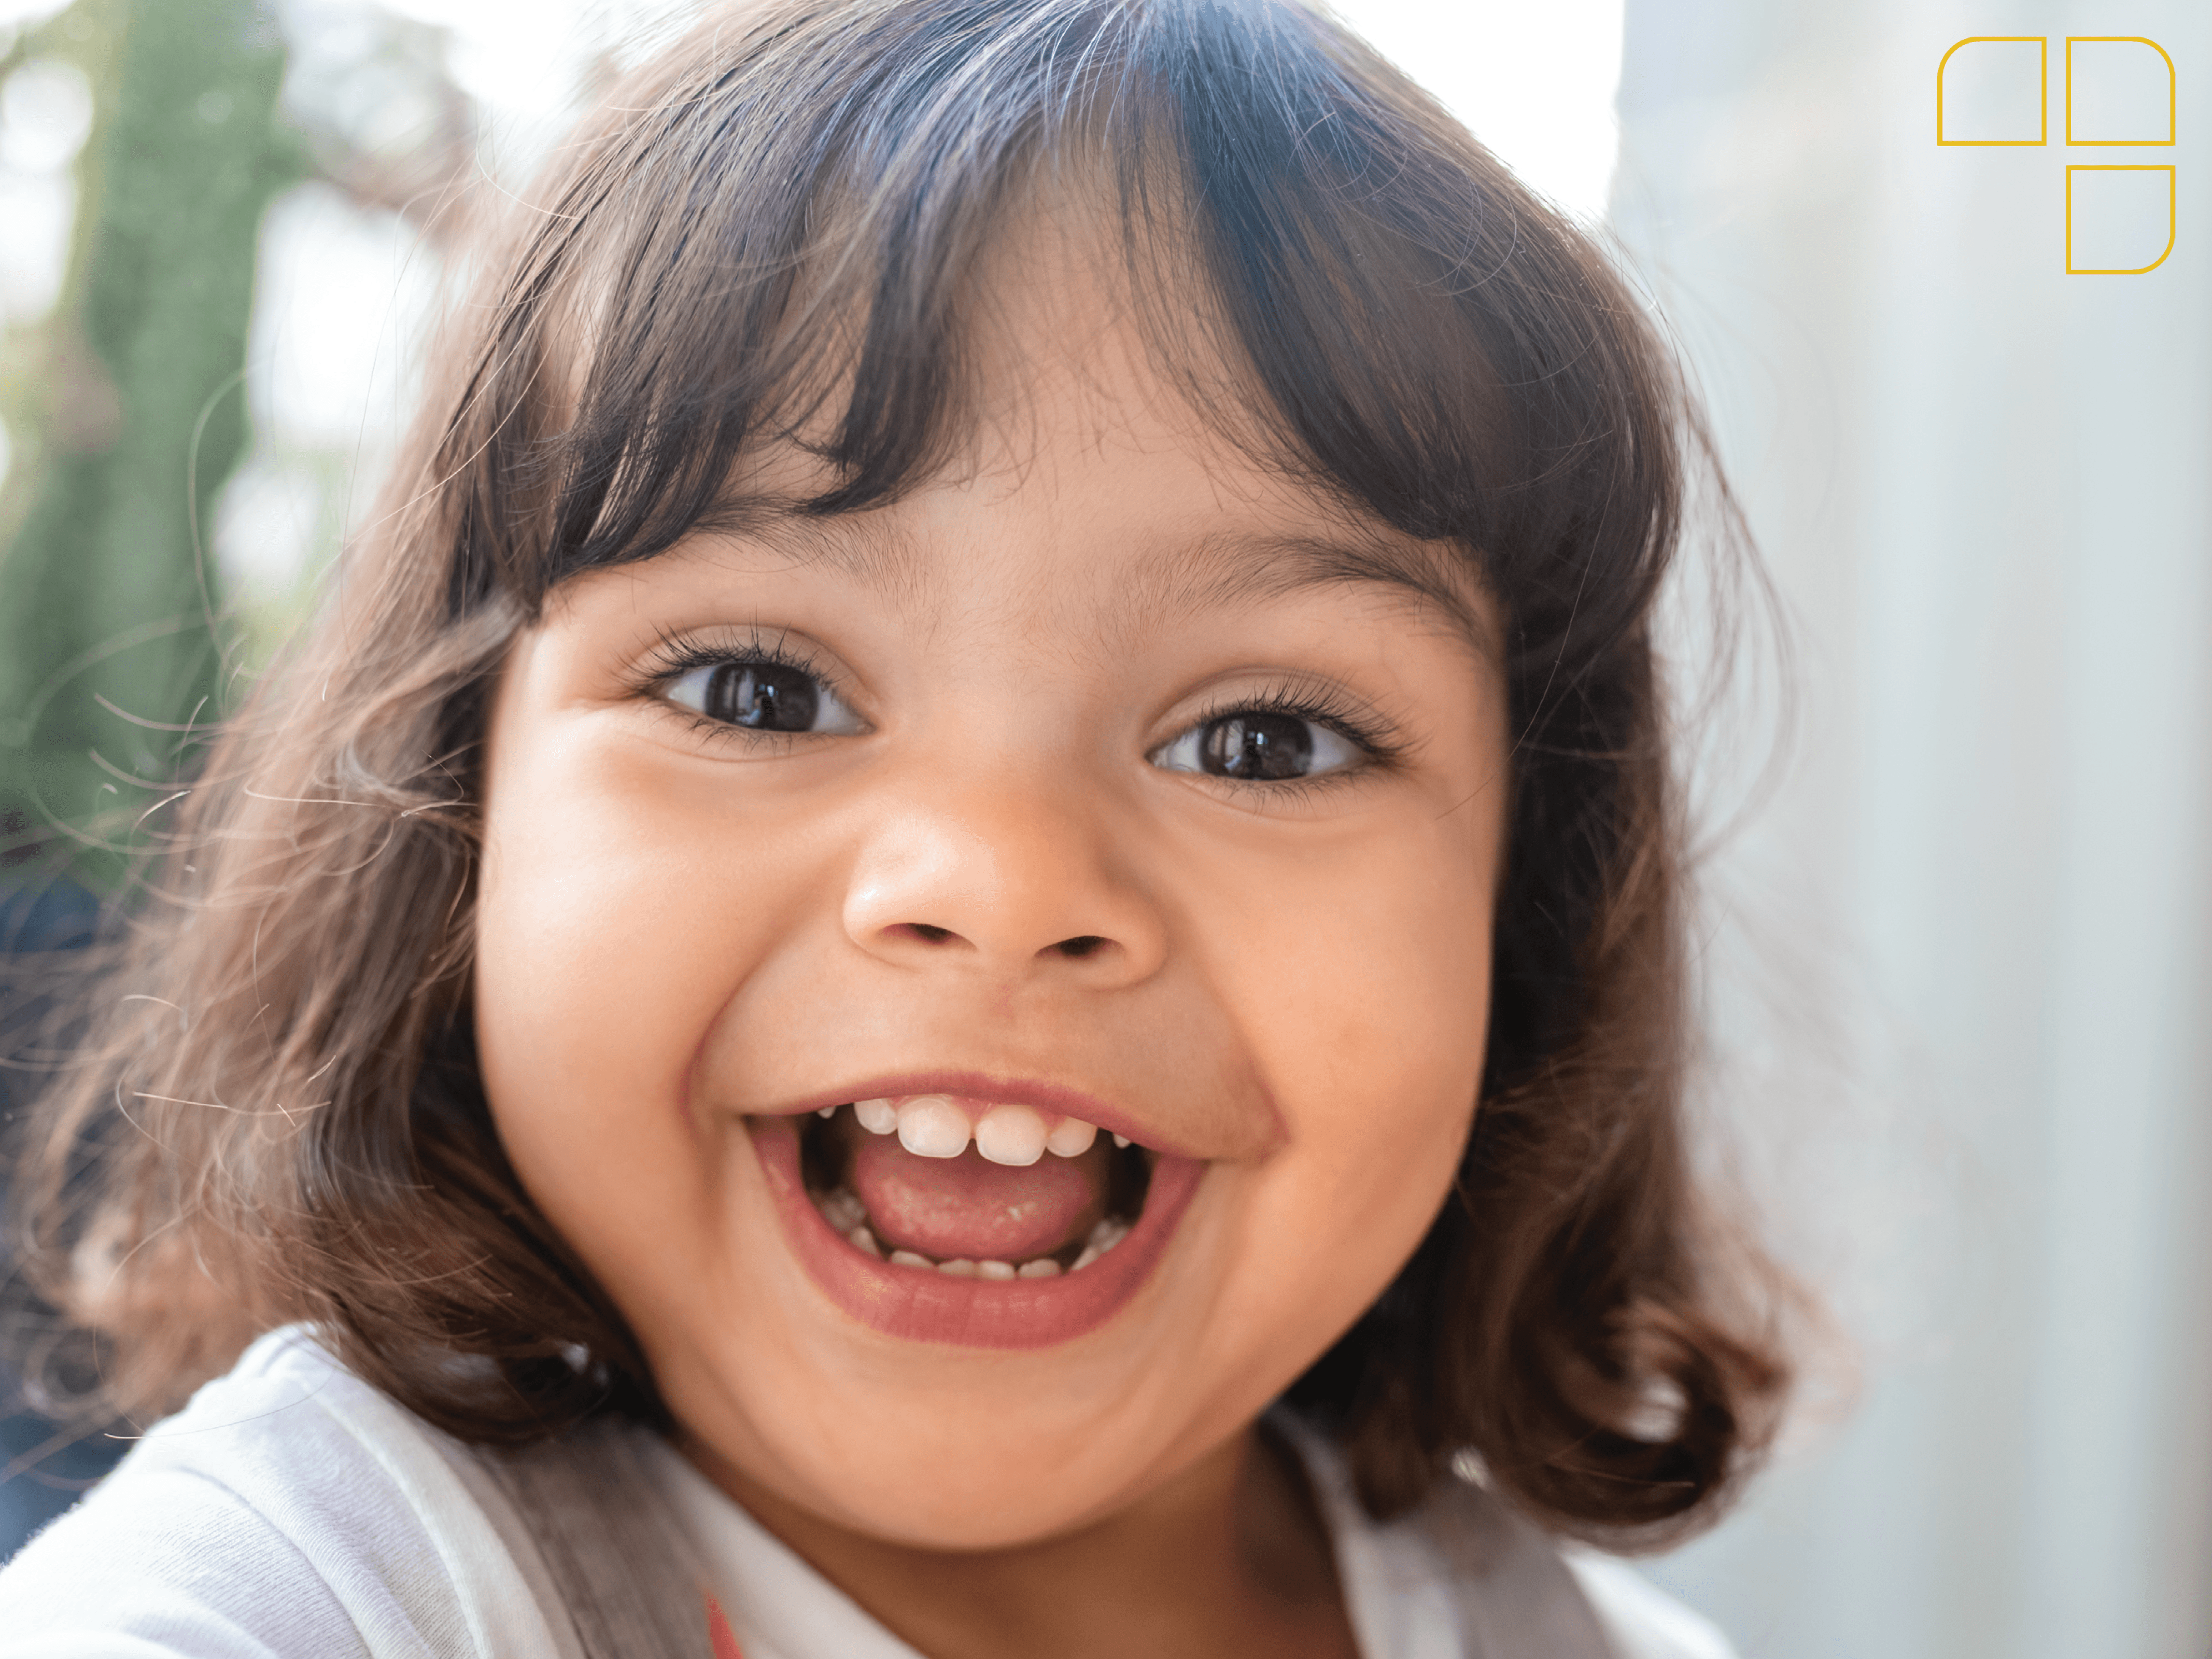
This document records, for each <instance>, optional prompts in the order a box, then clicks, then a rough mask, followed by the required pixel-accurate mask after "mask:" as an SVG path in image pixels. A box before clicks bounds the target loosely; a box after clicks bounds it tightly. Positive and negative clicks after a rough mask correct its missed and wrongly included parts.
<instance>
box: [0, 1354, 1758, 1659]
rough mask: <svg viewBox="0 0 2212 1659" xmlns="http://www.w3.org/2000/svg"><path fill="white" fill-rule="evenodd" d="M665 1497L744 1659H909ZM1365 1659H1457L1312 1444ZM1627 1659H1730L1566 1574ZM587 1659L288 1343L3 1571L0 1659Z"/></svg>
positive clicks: (330, 1372)
mask: <svg viewBox="0 0 2212 1659" xmlns="http://www.w3.org/2000/svg"><path fill="white" fill-rule="evenodd" d="M653 1446H654V1448H655V1449H654V1452H653V1460H654V1463H655V1466H656V1468H657V1469H658V1471H659V1476H660V1479H661V1485H662V1492H663V1494H664V1495H665V1497H666V1498H668V1499H669V1501H670V1503H671V1505H672V1506H673V1508H674V1509H675V1510H676V1513H677V1515H678V1517H679V1519H680V1520H681V1522H682V1524H683V1525H684V1528H685V1530H686V1531H687V1532H689V1533H690V1535H691V1537H692V1538H693V1539H694V1540H695V1541H696V1542H697V1544H698V1546H699V1547H700V1551H701V1553H702V1556H703V1558H704V1559H705V1560H706V1562H707V1565H708V1571H709V1573H710V1574H711V1575H712V1577H713V1581H714V1591H715V1595H716V1597H717V1599H718V1600H719V1601H720V1603H721V1605H722V1606H723V1607H724V1608H725V1609H726V1611H727V1613H728V1615H729V1619H730V1622H731V1625H732V1627H733V1629H734V1632H735V1633H736V1635H737V1638H738V1644H739V1646H740V1648H741V1649H742V1650H743V1652H744V1656H745V1659H921V1655H919V1654H917V1653H916V1652H915V1650H914V1649H912V1648H910V1647H908V1645H907V1644H905V1643H904V1642H902V1641H901V1640H899V1639H898V1638H896V1636H893V1635H892V1634H891V1633H890V1632H889V1631H887V1630H885V1629H884V1627H883V1626H881V1625H880V1624H878V1623H877V1622H876V1620H874V1619H872V1618H871V1617H870V1616H869V1615H868V1614H867V1613H866V1612H864V1611H863V1610H862V1609H861V1608H860V1606H859V1605H858V1604H857V1603H855V1602H854V1601H852V1600H851V1598H849V1597H848V1596H847V1595H845V1594H844V1593H843V1592H842V1591H841V1590H839V1589H836V1587H835V1586H834V1585H832V1584H831V1583H829V1581H828V1580H827V1579H825V1578H823V1577H822V1576H821V1575H820V1574H819V1573H817V1572H816V1571H814V1570H813V1569H812V1568H811V1567H810V1566H808V1565H806V1563H805V1561H803V1560H801V1559H799V1557H798V1556H797V1555H796V1554H794V1553H792V1551H790V1550H789V1549H787V1547H785V1546H784V1545H783V1544H781V1542H779V1541H777V1540H776V1539H775V1537H774V1536H773V1535H772V1534H769V1532H768V1531H767V1530H766V1529H765V1528H763V1527H762V1526H761V1525H760V1524H759V1523H758V1522H756V1521H754V1520H753V1519H752V1517H751V1516H749V1515H747V1514H746V1513H745V1511H744V1510H743V1509H741V1508H739V1507H738V1505H737V1504H735V1503H733V1502H732V1501H731V1500H730V1499H729V1498H727V1497H726V1496H725V1495H724V1494H723V1493H722V1492H720V1489H718V1488H717V1487H715V1486H714V1485H713V1484H712V1483H710V1482H709V1481H708V1480H707V1479H706V1478H705V1477H704V1476H703V1475H702V1474H699V1473H698V1472H697V1471H696V1469H694V1468H692V1467H691V1465H690V1463H688V1462H685V1461H684V1458H683V1457H681V1456H680V1455H678V1454H677V1453H676V1452H675V1451H674V1450H673V1449H670V1448H668V1447H666V1446H665V1445H664V1444H662V1443H659V1442H658V1441H655V1442H653ZM1303 1449H1304V1454H1305V1456H1306V1458H1307V1462H1308V1464H1309V1468H1310V1471H1311V1474H1312V1475H1313V1478H1314V1483H1315V1487H1316V1492H1317V1494H1318V1496H1319V1498H1320V1500H1321V1503H1322V1510H1323V1513H1324V1515H1325V1516H1326V1518H1327V1520H1328V1526H1329V1528H1330V1531H1331V1534H1332V1535H1333V1538H1334V1545H1335V1550H1336V1557H1337V1565H1338V1571H1339V1573H1340V1577H1341V1578H1342V1582H1343V1585H1344V1591H1345V1596H1346V1602H1347V1610H1348V1612H1349V1613H1350V1616H1351V1620H1352V1630H1353V1632H1354V1633H1355V1635H1356V1636H1357V1638H1358V1642H1359V1647H1360V1652H1361V1654H1362V1656H1363V1659H1467V1656H1465V1655H1463V1654H1462V1650H1461V1647H1460V1643H1459V1638H1458V1636H1457V1634H1456V1626H1455V1624H1454V1623H1453V1621H1452V1619H1451V1614H1450V1597H1449V1589H1448V1586H1447V1584H1446V1583H1445V1582H1444V1581H1443V1577H1442V1576H1441V1575H1442V1567H1441V1565H1440V1564H1439V1563H1437V1562H1436V1561H1435V1560H1433V1559H1430V1556H1429V1554H1428V1553H1427V1552H1426V1551H1425V1548H1424V1546H1423V1542H1422V1540H1421V1538H1420V1536H1419V1534H1417V1533H1415V1532H1413V1530H1412V1529H1410V1528H1405V1527H1402V1526H1393V1525H1388V1524H1380V1525H1378V1524H1377V1523H1376V1522H1374V1521H1372V1520H1370V1519H1369V1518H1368V1517H1367V1516H1366V1515H1365V1514H1364V1511H1362V1510H1360V1508H1359V1506H1358V1504H1357V1503H1356V1502H1355V1501H1354V1500H1353V1498H1352V1495H1351V1492H1350V1490H1349V1487H1348V1485H1347V1483H1346V1479H1345V1474H1344V1471H1343V1469H1342V1468H1341V1467H1340V1465H1339V1464H1338V1463H1337V1462H1336V1461H1335V1459H1334V1455H1333V1454H1331V1453H1329V1452H1328V1450H1327V1449H1325V1448H1322V1447H1320V1446H1318V1445H1317V1444H1314V1443H1308V1444H1306V1445H1305V1446H1304V1448H1303ZM1567 1559H1568V1565H1570V1567H1571V1569H1572V1570H1573V1571H1574V1574H1575V1577H1576V1578H1577V1582H1578V1583H1580V1584H1581V1586H1582V1589H1583V1593H1584V1595H1586V1596H1587V1597H1588V1598H1589V1601H1590V1603H1591V1605H1592V1607H1594V1608H1595V1611H1596V1613H1597V1615H1598V1619H1599V1622H1600V1624H1601V1626H1603V1628H1604V1630H1605V1632H1606V1634H1607V1638H1608V1639H1609V1640H1610V1642H1611V1643H1612V1644H1613V1648H1614V1649H1615V1650H1616V1651H1617V1652H1618V1654H1619V1655H1620V1659H1730V1650H1729V1645H1728V1644H1727V1642H1726V1641H1725V1639H1724V1638H1722V1636H1721V1635H1720V1633H1719V1632H1717V1630H1715V1629H1714V1628H1713V1627H1712V1626H1711V1625H1710V1624H1708V1623H1706V1622H1705V1620H1702V1619H1699V1617H1698V1616H1697V1615H1696V1614H1694V1613H1690V1612H1688V1611H1687V1610H1686V1609H1685V1608H1683V1607H1680V1605H1678V1604H1677V1603H1675V1602H1674V1601H1670V1600H1668V1598H1667V1597H1666V1596H1665V1595H1662V1594H1661V1593H1660V1592H1659V1591H1658V1590H1657V1589H1655V1588H1653V1587H1652V1586H1651V1585H1650V1583H1647V1582H1646V1581H1645V1580H1644V1579H1643V1578H1642V1577H1638V1575H1637V1574H1636V1573H1635V1572H1633V1571H1632V1570H1630V1569H1629V1568H1628V1567H1626V1565H1623V1564H1621V1563H1620V1562H1618V1561H1614V1560H1612V1559H1608V1558H1605V1557H1601V1556H1596V1555H1593V1554H1589V1553H1572V1554H1571V1555H1570V1556H1569V1557H1568V1558H1567ZM297 1656H314V1659H403V1656H404V1659H464V1656H466V1659H580V1650H579V1649H578V1646H577V1643H576V1638H575V1636H574V1632H573V1630H572V1629H571V1627H570V1626H569V1624H568V1619H567V1617H566V1615H565V1613H563V1612H562V1601H561V1598H560V1596H559V1594H558V1592H557V1590H556V1587H555V1586H554V1585H553V1583H551V1582H550V1576H549V1575H548V1573H547V1571H546V1568H545V1566H544V1563H543V1561H542V1560H541V1559H540V1558H539V1555H538V1550H537V1548H536V1547H535V1546H534V1544H533V1543H532V1540H531V1536H530V1534H529V1532H528V1530H527V1528H525V1527H524V1525H523V1524H522V1522H521V1520H520V1517H519V1516H517V1515H516V1514H515V1513H514V1511H513V1506H512V1504H510V1503H509V1502H508V1501H507V1498H506V1495H505V1493H504V1492H502V1491H501V1489H500V1487H499V1486H498V1483H497V1482H496V1481H495V1480H493V1479H492V1478H491V1477H490V1476H489V1474H487V1473H486V1472H485V1471H484V1469H483V1466H482V1465H481V1464H480V1463H478V1462H477V1460H476V1459H475V1458H474V1456H473V1455H471V1453H470V1452H469V1450H468V1449H466V1448H465V1447H464V1446H462V1445H461V1444H459V1443H458V1442H456V1441H454V1440H453V1439H452V1438H451V1437H448V1436H447V1435H445V1434H442V1433H441V1432H440V1431H437V1430H435V1429H434V1428H432V1427H430V1426H429V1425H428V1424H426V1423H424V1422H422V1420H421V1419H418V1418H416V1417H415V1416H413V1415H412V1414H411V1413H408V1412H407V1411H405V1410H404V1409H402V1408H401V1407H398V1406H397V1405H394V1404H393V1403H392V1401H389V1400H387V1399H386V1398H385V1397H384V1396H383V1395H380V1394H379V1393H377V1392H376V1390H374V1389H372V1388H370V1387H369V1386H368V1384H366V1383H362V1382H361V1381H360V1380H359V1379H357V1378H356V1377H354V1376H350V1375H349V1374H348V1373H347V1372H345V1371H343V1370H340V1369H339V1368H338V1367H337V1366H336V1365H335V1364H332V1362H331V1360H330V1359H329V1358H327V1357H326V1356H325V1354H324V1353H323V1352H321V1351H320V1350H319V1349H318V1348H317V1347H315V1346H313V1342H312V1340H309V1339H308V1338H307V1336H306V1335H305V1334H302V1333H301V1332H300V1331H298V1330H296V1329H295V1330H291V1331H279V1332H275V1333H272V1334H270V1335H268V1336H265V1337H264V1338H262V1339H261V1340H259V1341H258V1342H257V1343H255V1344H254V1345H253V1346H252V1347H251V1348H250V1349H248V1350H247V1351H246V1353H245V1354H244V1356H242V1357H241V1358H240V1360H239V1362H238V1364H237V1365H236V1366H235V1367H234V1369H233V1370H231V1372H230V1374H229V1375H228V1376H224V1377H222V1378H219V1379H218V1380H216V1382H213V1383H209V1384H208V1385H207V1387H205V1388H204V1389H201V1390H200V1391H199V1393H198V1394H197V1395H194V1396H193V1398H192V1401H191V1404H190V1405H189V1406H187V1407H185V1409H184V1410H183V1411H182V1412H180V1413H178V1414H177V1415H176V1416H174V1417H172V1418H169V1419H167V1420H166V1421H164V1422H162V1423H160V1424H158V1425H155V1428H154V1429H153V1430H152V1431H149V1433H148V1435H147V1437H146V1438H145V1439H144V1440H143V1442H142V1443H140V1444H139V1445H138V1446H137V1448H136V1449H133V1451H132V1452H131V1455H129V1456H128V1457H126V1458H125V1460H124V1461H123V1462H122V1463H121V1464H120V1465H119V1466H118V1468H116V1469H115V1471H114V1472H113V1473H112V1474H110V1475H109V1476H108V1477H107V1478H106V1480H103V1481H102V1482H101V1483H100V1485H99V1486H97V1487H95V1488H94V1490H93V1491H92V1492H91V1493H90V1494H89V1495H88V1497H87V1498H85V1499H84V1500H83V1501H82V1503H80V1504H77V1505H76V1508H74V1509H73V1510H70V1512H69V1513H68V1514H66V1515H64V1516H62V1517H61V1518H60V1519H59V1520H58V1521H56V1522H53V1524H52V1525H51V1526H50V1527H48V1528H46V1530H45V1531H44V1532H42V1533H41V1534H40V1535H39V1536H38V1537H36V1538H35V1539H33V1541H31V1542H30V1543H29V1544H28V1545H27V1546H26V1547H24V1548H23V1550H22V1551H21V1553H19V1554H18V1555H17V1556H16V1557H15V1559H14V1560H13V1561H12V1562H10V1563H9V1565H7V1567H6V1568H5V1569H4V1570H3V1571H0V1659H297Z"/></svg>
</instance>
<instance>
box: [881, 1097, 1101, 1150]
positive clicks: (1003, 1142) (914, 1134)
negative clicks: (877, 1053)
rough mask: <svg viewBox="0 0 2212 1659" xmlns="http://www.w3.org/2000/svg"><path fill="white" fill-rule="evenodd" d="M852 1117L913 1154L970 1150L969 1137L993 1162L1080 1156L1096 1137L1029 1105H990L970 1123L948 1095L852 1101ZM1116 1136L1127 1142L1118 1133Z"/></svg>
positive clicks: (1087, 1127) (1091, 1129) (1090, 1128)
mask: <svg viewBox="0 0 2212 1659" xmlns="http://www.w3.org/2000/svg"><path fill="white" fill-rule="evenodd" d="M853 1115H854V1117H856V1118H858V1119H859V1120H860V1127H862V1128H864V1129H866V1130H867V1131H868V1132H869V1133H872V1134H879V1135H887V1134H890V1133H893V1132H894V1131H896V1133H897V1135H898V1138H899V1145H900V1146H903V1147H905V1148H906V1149H907V1151H908V1152H912V1153H913V1154H915V1157H917V1158H957V1157H959V1156H960V1154H961V1153H963V1152H966V1151H967V1150H968V1142H969V1137H970V1136H971V1135H972V1136H973V1138H974V1139H975V1150H976V1151H977V1152H981V1154H982V1155H983V1156H984V1157H985V1158H988V1159H990V1161H991V1162H992V1163H994V1164H1034V1163H1036V1161H1037V1160H1038V1159H1039V1158H1042V1157H1043V1156H1044V1155H1045V1154H1046V1153H1047V1152H1051V1153H1053V1154H1054V1156H1056V1157H1059V1158H1078V1157H1080V1156H1081V1155H1082V1154H1083V1153H1084V1152H1087V1151H1089V1150H1090V1146H1091V1142H1092V1141H1094V1140H1096V1139H1097V1138H1098V1126H1097V1124H1095V1123H1085V1121H1083V1120H1082V1119H1081V1118H1079V1117H1063V1118H1061V1119H1060V1121H1058V1122H1057V1123H1054V1124H1053V1125H1051V1126H1050V1127H1047V1126H1046V1123H1045V1120H1044V1115H1043V1114H1042V1112H1039V1111H1038V1110H1037V1109H1036V1108H1035V1107H1032V1106H994V1107H992V1108H991V1109H989V1110H988V1111H987V1112H985V1113H984V1114H983V1115H982V1116H981V1118H980V1119H977V1120H975V1121H973V1122H972V1123H971V1122H970V1121H969V1116H968V1114H967V1113H966V1111H964V1110H963V1109H962V1108H961V1107H960V1105H959V1104H958V1103H957V1102H956V1101H954V1099H953V1098H952V1097H951V1096H950V1095H909V1096H908V1097H905V1098H904V1099H902V1100H888V1099H884V1100H856V1101H854V1103H853ZM1115 1139H1116V1140H1117V1141H1120V1142H1121V1145H1122V1146H1127V1145H1128V1144H1129V1143H1128V1142H1127V1140H1126V1139H1122V1137H1121V1136H1119V1135H1116V1136H1115Z"/></svg>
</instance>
